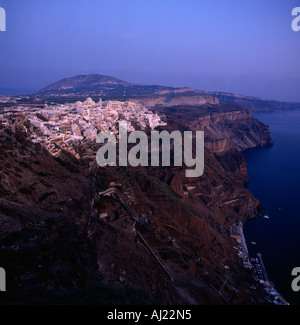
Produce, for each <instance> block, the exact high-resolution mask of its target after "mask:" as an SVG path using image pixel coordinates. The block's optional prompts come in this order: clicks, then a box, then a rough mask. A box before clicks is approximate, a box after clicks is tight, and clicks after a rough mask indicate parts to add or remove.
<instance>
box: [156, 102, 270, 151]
mask: <svg viewBox="0 0 300 325" xmlns="http://www.w3.org/2000/svg"><path fill="white" fill-rule="evenodd" d="M158 110H159V111H160V112H161V113H162V114H167V116H169V118H171V119H172V121H174V124H176V126H177V127H179V129H182V130H184V129H183V126H182V124H185V126H186V128H187V129H186V130H192V131H204V132H205V139H206V141H205V143H206V146H207V148H210V149H211V150H213V151H217V152H220V150H221V151H222V150H228V149H229V148H230V147H231V148H235V149H237V150H238V151H243V150H245V149H248V148H253V147H258V146H267V145H272V144H273V140H272V138H271V136H270V130H269V126H268V125H265V124H263V123H261V122H259V121H258V120H257V119H255V118H254V116H253V115H252V113H251V112H250V111H249V110H247V109H242V108H240V107H238V106H233V105H231V106H230V105H228V106H226V107H225V109H224V108H223V106H222V105H212V106H207V105H204V106H203V107H186V108H182V107H173V108H169V109H158ZM176 119H177V120H178V121H175V120H176ZM180 124H181V125H180Z"/></svg>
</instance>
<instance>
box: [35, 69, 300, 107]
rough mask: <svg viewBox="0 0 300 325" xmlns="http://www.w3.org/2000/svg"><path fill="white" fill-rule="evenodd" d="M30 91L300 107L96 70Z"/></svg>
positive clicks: (159, 103) (155, 102) (163, 103)
mask: <svg viewBox="0 0 300 325" xmlns="http://www.w3.org/2000/svg"><path fill="white" fill-rule="evenodd" d="M33 95H34V96H35V97H37V98H43V99H56V100H57V99H58V98H64V99H66V98H68V99H70V100H71V99H74V100H75V99H83V98H86V97H95V98H96V97H99V96H101V97H102V98H103V99H121V100H124V99H130V100H135V101H137V102H139V103H142V104H144V105H147V106H148V107H173V106H182V105H186V106H198V105H203V104H233V105H239V106H242V107H244V108H248V109H250V110H251V111H272V110H277V109H283V110H284V109H287V110H288V109H296V108H300V103H289V102H280V101H275V100H266V99H262V98H258V97H250V96H242V95H237V94H233V93H225V92H215V91H201V90H196V89H192V88H188V87H167V86H160V85H141V84H134V83H130V82H127V81H123V80H120V79H117V78H114V77H110V76H105V75H99V74H89V75H78V76H74V77H71V78H65V79H62V80H60V81H57V82H55V83H53V84H51V85H49V86H47V87H45V88H43V89H42V90H41V91H39V92H38V93H35V94H33Z"/></svg>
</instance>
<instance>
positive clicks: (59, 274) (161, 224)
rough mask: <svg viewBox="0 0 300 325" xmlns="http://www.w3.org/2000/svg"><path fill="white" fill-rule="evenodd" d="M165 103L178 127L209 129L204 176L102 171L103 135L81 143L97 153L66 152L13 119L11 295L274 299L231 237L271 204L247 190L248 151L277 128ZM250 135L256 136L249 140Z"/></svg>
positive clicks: (17, 299)
mask: <svg viewBox="0 0 300 325" xmlns="http://www.w3.org/2000/svg"><path fill="white" fill-rule="evenodd" d="M162 110H163V111H164V114H165V116H166V117H165V118H166V119H167V121H168V126H167V127H166V129H167V130H175V129H177V130H188V129H194V130H199V129H201V128H202V129H204V130H206V133H207V145H206V149H205V173H204V175H203V176H202V177H200V178H196V179H194V178H193V179H189V178H186V177H185V173H184V169H183V168H181V167H176V168H175V167H171V168H162V167H158V168H141V167H139V168H121V167H107V168H98V167H96V168H95V170H94V171H93V173H90V171H89V170H88V169H87V167H86V165H89V162H92V159H93V155H92V154H88V155H87V153H92V152H96V151H97V145H96V144H95V143H94V144H93V143H88V144H84V143H83V144H81V148H80V152H81V155H82V157H88V158H82V159H79V160H76V159H73V158H72V157H71V156H70V155H68V154H67V153H64V155H62V156H61V158H54V157H51V156H49V155H48V153H47V152H46V151H45V150H44V149H43V148H41V147H40V146H39V145H38V144H33V143H32V142H31V140H30V135H31V134H30V133H27V132H26V130H25V128H24V125H25V126H26V122H25V121H24V120H23V118H22V117H20V118H19V119H17V120H16V123H15V127H14V128H10V127H9V126H4V125H1V137H0V145H1V153H0V162H1V165H2V166H3V168H2V170H1V172H0V178H1V187H0V194H1V201H0V214H1V219H0V221H1V238H0V247H1V248H0V258H1V263H2V265H1V266H2V267H4V268H6V270H7V274H8V288H9V291H8V294H7V295H6V296H3V297H1V299H2V301H3V303H13V304H15V303H25V302H26V303H29V304H30V303H54V304H57V303H59V304H65V303H67V304H70V303H80V304H184V305H186V304H229V303H230V304H255V303H261V302H264V293H263V292H261V291H260V289H259V288H256V289H253V286H254V285H255V283H254V280H253V278H252V276H251V274H250V272H249V271H247V270H246V269H245V268H244V267H243V263H242V261H241V259H240V258H239V257H238V254H237V252H236V250H234V248H233V247H234V246H235V242H234V241H233V239H232V238H230V236H229V234H230V228H231V225H232V223H233V222H237V221H240V220H243V219H247V218H250V217H253V216H254V215H255V214H256V211H257V207H258V204H259V203H258V201H257V200H256V199H255V198H254V197H253V196H252V194H251V193H250V192H249V191H248V190H247V189H246V188H245V184H246V183H247V168H246V164H245V161H244V158H243V155H242V154H241V153H240V152H239V151H238V150H237V149H239V150H241V148H245V147H246V146H247V145H252V144H253V142H254V140H253V139H254V134H256V133H257V134H256V141H257V144H258V145H263V144H264V143H265V141H266V140H267V137H266V135H267V130H265V129H264V126H263V125H262V124H260V123H258V122H256V121H255V119H254V118H253V117H251V114H249V112H247V111H243V110H240V109H238V108H237V107H223V108H222V107H219V106H215V105H213V106H207V107H205V106H201V109H199V107H192V108H191V107H190V108H188V107H186V108H185V111H183V110H182V109H179V108H178V107H176V108H174V107H172V108H164V109H162ZM221 110H222V112H221ZM208 111H209V112H210V113H208ZM246 125H248V129H245V126H246ZM27 127H28V129H29V126H28V125H27ZM222 128H223V129H222ZM233 128H234V130H233ZM32 131H33V130H32ZM258 131H260V132H258ZM243 132H246V134H247V137H246V138H249V139H250V138H251V139H252V140H251V141H250V140H249V142H247V141H246V140H241V141H240V142H238V137H240V135H241V134H242V133H243ZM265 133H266V134H265ZM260 135H261V137H260ZM222 136H224V137H223V138H222ZM89 160H90V161H89ZM114 187H116V188H115V189H114ZM109 188H111V189H112V190H111V192H109V193H110V194H108V195H102V194H101V193H102V192H105V191H106V190H107V189H109ZM228 270H230V271H228ZM225 280H226V286H225V287H223V284H224V281H225ZM221 289H222V290H221Z"/></svg>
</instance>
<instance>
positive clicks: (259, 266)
mask: <svg viewBox="0 0 300 325" xmlns="http://www.w3.org/2000/svg"><path fill="white" fill-rule="evenodd" d="M238 228H239V232H240V234H241V242H240V245H241V249H242V252H243V255H242V258H243V264H244V267H245V268H248V269H250V270H251V271H252V275H253V278H254V279H255V280H256V281H257V283H258V284H260V285H261V286H262V287H263V289H264V291H265V292H266V294H267V295H268V301H269V302H270V303H272V304H274V305H290V304H289V302H288V301H287V300H286V299H285V298H284V297H283V296H282V295H281V294H280V293H279V292H278V291H277V289H276V288H275V285H274V284H273V283H272V282H271V281H270V280H269V277H268V273H267V270H266V267H265V265H264V262H263V259H262V254H261V253H257V257H251V256H250V255H249V250H248V245H247V241H246V238H245V234H244V225H243V224H242V223H241V222H240V225H239V226H238ZM260 273H261V274H260ZM258 275H261V276H258Z"/></svg>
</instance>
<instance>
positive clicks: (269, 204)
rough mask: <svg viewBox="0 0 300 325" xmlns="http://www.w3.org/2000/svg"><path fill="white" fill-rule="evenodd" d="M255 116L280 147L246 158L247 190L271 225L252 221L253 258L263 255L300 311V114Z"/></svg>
mask: <svg viewBox="0 0 300 325" xmlns="http://www.w3.org/2000/svg"><path fill="white" fill-rule="evenodd" d="M254 116H255V117H256V118H257V119H258V120H260V121H261V122H263V123H265V124H268V125H269V126H270V130H271V135H272V138H273V140H274V142H275V143H274V146H272V147H267V148H256V149H251V150H248V151H246V152H245V158H246V161H247V164H248V173H249V181H250V183H249V186H248V188H249V190H250V191H251V192H252V193H253V194H254V195H255V197H256V198H258V199H259V200H260V202H261V204H262V205H263V206H264V208H265V211H264V212H263V213H264V214H267V215H268V216H270V219H265V218H263V217H259V218H257V219H254V220H251V221H249V222H248V223H247V224H246V225H245V228H244V232H245V237H246V240H247V243H248V248H249V253H250V255H256V253H257V252H261V253H262V257H263V261H264V264H265V267H266V269H267V273H268V276H269V279H270V281H272V282H273V283H274V285H275V287H276V289H277V290H278V291H279V292H280V293H281V294H282V295H283V297H285V298H286V300H288V301H289V302H290V303H291V304H297V305H300V292H298V293H295V292H293V291H292V288H291V282H292V279H293V277H292V276H291V272H292V269H293V268H294V267H300V109H299V110H295V111H285V112H282V111H280V112H272V113H255V114H254ZM252 241H253V242H256V243H257V244H256V245H252V244H251V242H252Z"/></svg>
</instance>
